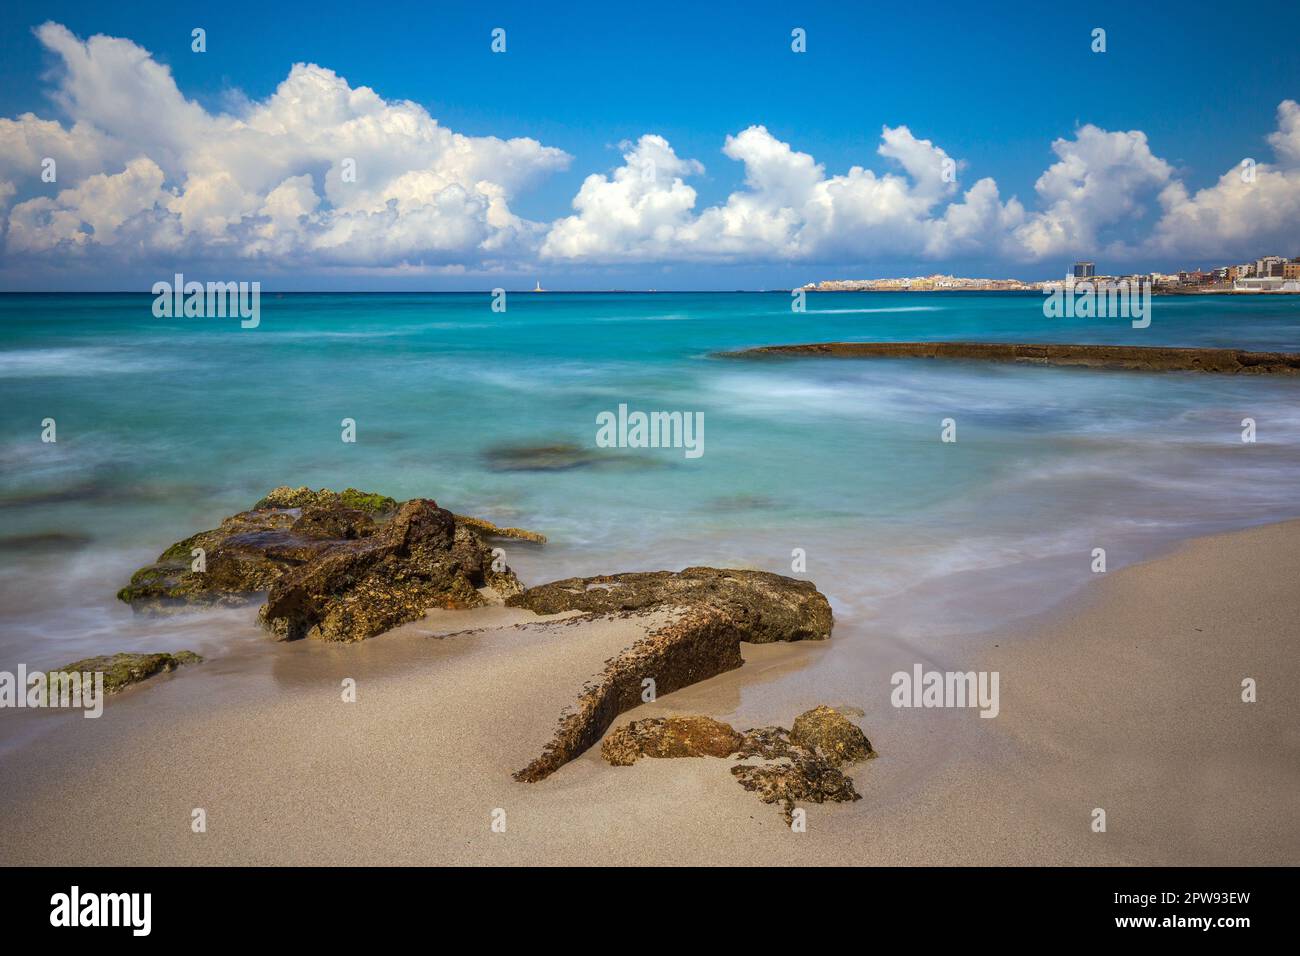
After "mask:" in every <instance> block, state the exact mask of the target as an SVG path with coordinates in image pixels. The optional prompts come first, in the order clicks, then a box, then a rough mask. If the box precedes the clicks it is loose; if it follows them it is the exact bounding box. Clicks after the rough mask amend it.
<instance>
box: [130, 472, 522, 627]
mask: <svg viewBox="0 0 1300 956" xmlns="http://www.w3.org/2000/svg"><path fill="white" fill-rule="evenodd" d="M485 536H487V537H515V538H518V539H520V540H527V541H532V542H536V543H541V542H544V541H545V538H544V537H543V536H541V535H539V534H536V533H535V532H529V531H525V530H523V529H519V528H498V527H497V526H496V525H493V524H491V523H490V522H487V521H482V520H481V519H477V518H465V517H461V516H457V515H453V514H452V513H451V512H450V511H447V510H446V509H445V508H439V507H438V505H437V503H436V502H434V501H432V500H429V499H424V498H416V499H412V500H411V501H408V502H404V503H401V502H398V501H397V500H396V499H394V498H390V497H388V496H386V495H380V494H375V493H372V492H365V491H358V490H357V489H355V488H348V489H346V490H345V491H342V492H334V491H330V490H329V489H328V488H321V489H319V490H312V489H311V488H307V487H301V488H290V487H288V486H281V487H278V488H275V489H273V490H272V491H270V492H269V493H268V494H267V495H266V496H265V497H263V498H262V499H261V500H259V501H258V502H257V504H256V505H254V506H253V508H251V509H250V510H248V511H243V512H240V513H239V514H236V515H232V516H231V517H229V518H226V519H225V520H224V521H222V522H221V524H220V526H218V527H217V528H214V529H212V530H210V531H201V532H199V533H198V534H194V535H191V536H190V537H188V538H186V539H184V540H183V541H178V542H177V543H176V544H173V545H172V546H171V547H169V548H167V549H166V550H165V551H164V552H163V553H162V554H161V555H159V557H158V560H157V561H156V562H154V563H153V564H152V565H149V566H147V567H144V568H141V569H140V570H138V571H136V572H135V574H133V575H132V576H131V580H130V583H128V584H127V585H126V587H124V588H122V589H121V590H120V591H119V592H118V595H117V596H118V598H119V599H120V600H122V601H125V602H127V603H129V604H131V606H132V607H133V608H136V609H137V610H154V611H156V610H164V609H167V608H170V607H174V606H178V605H212V604H221V605H226V604H232V605H233V604H244V603H248V602H250V601H252V600H253V599H255V598H256V596H257V595H258V594H259V593H261V592H266V593H267V601H266V604H265V605H264V606H263V607H262V609H261V612H260V615H259V617H260V619H261V621H262V622H263V624H265V625H266V626H267V627H268V628H269V629H270V630H271V631H272V633H274V634H275V635H276V636H277V637H279V638H280V639H285V640H293V639H296V638H299V637H306V636H311V637H316V638H320V639H323V640H335V641H352V640H360V639H362V638H365V637H371V636H373V635H375V634H378V633H380V632H382V631H384V630H387V629H389V628H391V627H394V626H396V625H397V624H401V623H404V622H406V621H411V620H415V619H416V618H418V617H420V616H421V615H422V614H423V613H424V612H425V611H426V610H427V609H429V608H432V607H442V608H466V607H477V606H480V605H482V604H485V603H489V601H490V598H489V597H485V595H484V589H486V590H487V592H488V593H491V592H495V594H496V595H497V598H496V599H500V598H504V597H507V596H510V595H512V594H515V593H517V592H518V591H520V590H521V589H522V585H520V583H519V581H518V579H517V578H516V577H515V575H514V572H513V571H511V570H510V569H509V568H508V567H505V566H504V565H503V564H502V563H501V562H500V561H499V560H498V556H497V555H494V552H493V550H492V549H491V548H489V547H488V545H487V543H486V541H485V540H484V538H485ZM198 549H201V551H199V550H198ZM196 555H201V558H202V560H201V561H200V560H198V559H197V558H196Z"/></svg>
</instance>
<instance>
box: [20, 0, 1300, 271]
mask: <svg viewBox="0 0 1300 956" xmlns="http://www.w3.org/2000/svg"><path fill="white" fill-rule="evenodd" d="M177 6H178V5H174V4H170V3H169V4H162V3H149V2H142V3H131V4H103V3H95V4H91V3H58V2H48V0H46V2H41V3H29V2H25V0H9V2H8V3H7V4H6V5H5V6H4V8H3V10H0V239H2V240H3V245H2V247H0V289H10V290H13V289H52V290H59V289H142V290H147V289H148V287H149V286H150V285H151V284H152V282H154V281H156V280H158V279H160V278H165V277H169V276H170V275H172V274H173V273H174V272H177V271H183V272H185V273H186V274H187V277H189V278H200V279H217V280H222V281H228V280H260V281H261V282H262V284H263V288H267V289H285V290H291V289H301V290H310V289H402V290H415V289H420V290H460V289H488V288H493V287H497V286H501V287H505V288H512V289H513V288H532V286H533V284H534V283H535V282H541V283H542V285H543V286H544V287H546V288H555V289H560V288H564V289H608V288H629V289H642V288H658V289H733V288H786V287H790V286H792V285H798V284H802V283H804V282H809V281H816V280H819V279H831V278H870V277H877V276H888V275H921V274H930V273H933V272H952V273H956V274H959V275H985V276H995V277H1004V276H1013V277H1019V278H1026V279H1036V278H1050V277H1057V276H1060V275H1062V274H1063V273H1064V272H1065V271H1066V269H1067V268H1068V266H1069V265H1070V263H1071V262H1072V261H1074V260H1075V259H1080V258H1082V259H1090V260H1094V261H1096V262H1097V264H1098V271H1099V272H1109V273H1119V272H1126V271H1130V270H1134V271H1136V270H1140V271H1150V270H1153V269H1155V270H1161V271H1172V270H1177V269H1180V268H1197V267H1206V268H1208V267H1211V266H1213V265H1218V264H1227V263H1230V262H1238V261H1246V260H1248V259H1253V258H1256V257H1258V256H1261V255H1266V254H1281V255H1287V256H1296V255H1300V225H1297V224H1298V223H1300V105H1297V102H1296V101H1297V100H1300V57H1297V56H1296V55H1295V33H1294V31H1292V30H1288V29H1272V28H1270V27H1269V26H1268V25H1267V24H1265V23H1262V22H1257V21H1252V20H1251V19H1250V18H1248V17H1247V18H1234V17H1232V16H1225V9H1224V8H1223V7H1222V6H1221V5H1219V4H1209V3H1178V4H1172V3H1149V4H1133V3H1125V4H1110V3H1089V4H1068V5H1061V8H1060V9H1055V10H1052V9H1044V8H1043V6H1041V5H1039V4H1016V3H1006V4H998V3H992V4H965V5H958V4H947V3H942V2H937V3H936V2H930V3H926V4H918V5H897V4H892V5H884V4H877V3H854V4H844V3H840V4H797V3H761V2H746V3H739V2H736V3H729V2H720V3H715V4H701V3H681V4H674V3H667V2H662V3H658V4H651V5H643V4H619V5H614V4H609V3H590V4H588V3H583V2H575V3H568V4H563V5H544V4H536V3H518V4H493V3H421V4H409V5H405V4H389V3H386V4H382V5H380V4H376V5H373V6H370V5H365V4H356V3H349V4H322V3H313V4H297V3H277V4H273V5H272V4H266V3H259V4H252V3H241V2H227V3H221V4H205V3H193V4H186V5H184V6H185V9H183V10H182V9H177ZM195 29H202V30H203V31H204V34H203V47H204V49H203V50H202V51H196V50H195V49H194V45H195V41H194V39H193V31H194V30H195ZM498 29H500V30H504V47H505V49H504V52H494V50H493V31H494V30H498ZM796 30H798V31H802V37H803V44H802V45H803V47H804V49H803V50H802V52H796V50H795V49H794V47H795V46H797V45H799V44H798V42H797V40H796V38H795V37H794V36H793V32H794V31H796ZM1098 30H1102V31H1104V35H1099V34H1097V32H1096V31H1098ZM497 45H498V46H500V41H498V44H497ZM1103 45H1104V49H1100V47H1102V46H1103ZM50 160H52V161H53V163H52V164H51V163H49V162H48V161H50ZM1243 162H1244V163H1245V165H1244V166H1243V165H1242V164H1243Z"/></svg>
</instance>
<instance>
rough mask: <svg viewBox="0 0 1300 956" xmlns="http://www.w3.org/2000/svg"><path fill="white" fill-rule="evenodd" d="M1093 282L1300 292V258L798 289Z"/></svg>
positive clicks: (832, 283)
mask: <svg viewBox="0 0 1300 956" xmlns="http://www.w3.org/2000/svg"><path fill="white" fill-rule="evenodd" d="M1084 282H1086V283H1090V284H1091V285H1092V286H1093V287H1094V288H1096V289H1097V290H1098V291H1107V290H1108V289H1110V288H1113V287H1118V286H1120V284H1121V283H1123V285H1124V286H1125V287H1127V288H1130V289H1132V288H1136V287H1138V286H1150V288H1151V291H1152V293H1160V294H1166V295H1189V294H1190V295H1195V294H1208V293H1223V292H1238V293H1271V292H1281V293H1300V256H1296V257H1293V258H1290V259H1288V258H1286V257H1285V256H1264V257H1262V258H1260V259H1256V260H1255V261H1253V262H1245V263H1242V264H1240V265H1230V266H1218V267H1216V268H1213V269H1209V270H1201V269H1195V270H1189V271H1185V272H1174V273H1163V272H1145V273H1134V274H1130V275H1118V276H1111V275H1098V274H1097V270H1096V264H1095V263H1092V262H1076V263H1075V264H1074V266H1073V268H1072V269H1071V270H1070V271H1069V272H1068V273H1067V274H1066V276H1065V278H1064V279H1044V280H1042V281H1039V282H1026V281H1024V280H1021V279H972V278H966V277H963V276H950V275H932V276H917V277H915V278H910V279H830V280H826V281H822V282H810V283H808V284H807V285H804V286H800V288H801V289H803V290H804V291H806V292H945V291H962V292H1043V291H1051V290H1052V289H1056V288H1060V287H1069V286H1074V285H1077V284H1079V283H1084Z"/></svg>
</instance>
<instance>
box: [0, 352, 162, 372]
mask: <svg viewBox="0 0 1300 956" xmlns="http://www.w3.org/2000/svg"><path fill="white" fill-rule="evenodd" d="M171 367H174V363H167V362H161V361H159V360H158V359H156V358H152V357H148V356H144V355H141V354H140V353H139V352H135V351H132V350H128V349H122V348H112V347H109V346H85V347H72V348H38V349H11V350H9V351H6V352H0V378H49V377H72V376H96V375H136V374H140V373H142V372H156V371H159V370H161V369H165V368H171Z"/></svg>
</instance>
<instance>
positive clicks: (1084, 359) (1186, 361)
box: [720, 342, 1300, 375]
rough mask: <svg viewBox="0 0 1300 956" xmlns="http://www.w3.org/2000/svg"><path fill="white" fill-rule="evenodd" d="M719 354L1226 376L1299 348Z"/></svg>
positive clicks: (1281, 360) (870, 348) (880, 346)
mask: <svg viewBox="0 0 1300 956" xmlns="http://www.w3.org/2000/svg"><path fill="white" fill-rule="evenodd" d="M720 357H722V358H783V357H785V358H801V357H802V358H807V357H829V358H928V359H966V360H971V361H983V362H1015V363H1021V364H1030V365H1064V366H1077V367H1082V368H1097V369H1125V370H1130V371H1149V372H1178V371H1184V372H1216V373H1219V374H1225V375H1269V374H1273V375H1277V374H1281V375H1294V374H1297V373H1300V352H1250V351H1246V350H1243V349H1212V348H1164V347H1161V346H1138V345H1057V344H1015V343H1011V342H814V343H809V344H806V345H767V346H763V347H762V348H754V349H745V350H743V351H740V352H724V353H721V355H720Z"/></svg>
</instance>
